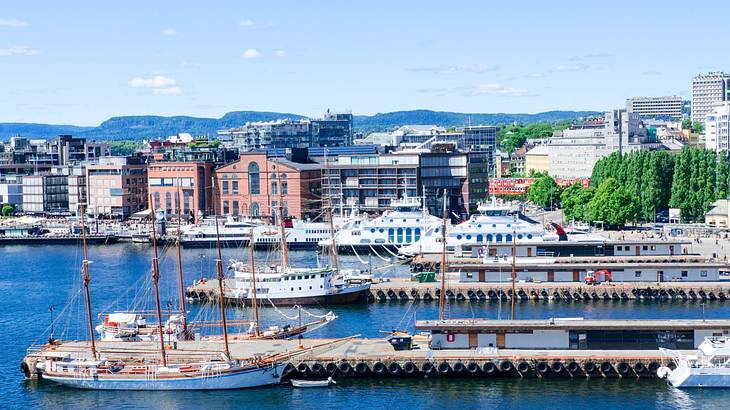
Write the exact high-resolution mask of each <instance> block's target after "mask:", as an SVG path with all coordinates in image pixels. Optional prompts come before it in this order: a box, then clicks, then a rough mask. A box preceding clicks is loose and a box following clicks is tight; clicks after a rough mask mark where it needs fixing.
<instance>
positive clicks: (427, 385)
mask: <svg viewBox="0 0 730 410" xmlns="http://www.w3.org/2000/svg"><path fill="white" fill-rule="evenodd" d="M89 255H90V259H91V260H92V264H91V265H90V271H91V275H92V288H91V291H92V301H93V309H94V313H95V314H96V313H98V312H101V311H109V310H112V309H123V308H127V307H129V303H131V301H133V300H141V301H142V302H144V303H143V305H142V307H147V308H149V307H151V306H152V305H150V304H149V303H150V302H151V301H152V299H151V294H150V293H149V291H148V287H147V286H146V283H145V279H148V278H149V276H150V274H149V267H150V258H151V251H150V249H149V247H147V246H144V245H138V244H118V245H112V246H91V247H90V248H89ZM245 255H246V252H244V251H241V250H235V249H233V250H224V255H223V258H224V260H226V261H228V260H230V259H231V258H238V257H245ZM183 258H184V266H185V281H186V284H189V283H190V282H192V281H193V280H194V279H197V278H200V277H201V276H205V277H210V276H212V275H213V274H214V272H215V265H214V262H213V261H214V258H215V255H214V252H213V251H212V250H210V249H203V250H200V249H195V250H184V256H183ZM266 258H267V255H265V254H264V253H258V254H257V260H260V261H261V262H262V263H263V262H264V261H265V260H266ZM81 259H82V258H81V252H80V249H79V248H78V247H76V246H35V247H30V246H7V247H0V273H1V275H0V295H2V298H3V299H4V303H3V308H2V310H0V346H2V348H3V353H2V354H0V358H1V359H2V360H0V381H1V382H2V384H0V395H1V396H2V397H3V401H2V404H0V408H27V407H28V406H31V407H43V408H72V407H73V408H89V407H104V408H107V407H113V408H148V407H154V408H163V409H165V408H199V407H213V408H242V407H244V406H251V405H252V404H253V403H255V405H256V407H257V408H260V409H267V408H282V407H290V408H315V407H316V408H347V407H357V408H360V407H371V408H381V407H386V406H387V407H388V408H396V409H397V408H411V409H412V408H414V407H425V408H460V409H471V408H506V407H520V408H523V407H524V408H563V409H564V408H588V407H590V408H611V409H615V408H619V407H622V408H624V409H627V408H647V407H649V408H662V409H664V408H717V409H727V408H730V391H723V390H694V391H692V390H685V391H682V390H678V389H674V388H671V387H667V386H666V385H665V384H664V383H663V382H662V381H659V380H639V381H637V380H598V379H592V380H576V381H570V380H558V379H546V380H537V379H525V380H516V379H484V378H473V379H472V378H465V379H438V378H432V379H413V380H408V379H352V380H347V379H341V380H339V382H338V383H339V384H338V385H337V387H336V388H331V389H321V390H320V389H306V390H295V389H292V388H290V387H283V386H279V387H272V388H264V389H254V390H245V391H228V392H176V393H149V392H144V393H143V392H139V393H136V392H94V391H75V390H69V389H64V388H60V387H57V386H54V385H51V384H48V383H35V382H26V381H24V380H23V377H22V374H21V372H20V370H19V364H20V361H21V359H22V357H23V355H24V353H25V349H26V348H27V347H28V346H29V345H31V344H33V343H43V342H44V341H45V340H46V338H47V337H48V333H47V332H48V331H49V330H50V329H49V327H50V326H49V325H50V321H51V313H50V312H49V306H51V305H54V306H55V307H56V308H55V310H54V312H53V315H54V317H56V318H57V320H56V322H55V324H54V334H55V335H56V336H57V337H58V336H61V335H62V336H63V337H64V338H65V339H75V338H80V339H85V338H87V332H86V327H85V326H86V324H85V323H86V322H85V321H84V320H85V316H84V312H83V310H82V308H83V306H82V304H81V303H75V304H72V305H71V307H70V308H69V309H68V310H66V311H65V312H63V314H61V313H62V310H63V308H64V306H66V305H67V304H68V301H69V300H70V299H71V297H72V296H73V295H80V294H79V293H78V292H79V290H80V289H81V288H80V283H81V282H80V279H81V275H80V265H81ZM291 260H292V263H293V264H297V265H308V266H315V265H316V264H317V257H316V254H314V253H313V252H292V253H291ZM341 264H342V265H345V266H351V267H355V266H358V265H359V263H358V260H357V259H356V258H355V257H344V258H343V260H342V263H341ZM373 265H374V266H380V265H386V263H385V262H383V261H380V260H379V259H376V258H373ZM160 268H161V275H162V281H161V299H162V301H163V307H166V306H167V305H168V303H169V304H170V306H176V305H177V297H176V295H177V283H176V276H175V275H176V269H177V268H176V256H175V253H174V249H168V250H163V252H162V255H161V257H160ZM381 272H382V273H383V274H384V275H402V274H404V271H403V269H402V267H393V268H386V269H383V270H382V271H381ZM115 300H117V301H118V302H117V303H112V301H115ZM78 301H79V302H81V301H83V299H78ZM437 309H438V307H437V305H436V304H435V303H400V302H395V303H386V304H372V305H366V306H347V307H338V308H335V309H333V310H334V312H335V313H336V314H337V315H339V319H338V320H337V321H335V322H334V323H332V324H331V325H329V326H327V327H325V328H323V329H320V330H318V331H317V332H315V333H312V334H311V336H312V337H320V336H321V337H341V336H347V335H354V334H361V335H363V336H367V337H379V336H382V335H383V334H382V333H381V332H382V331H388V330H390V329H394V328H398V329H404V328H408V327H409V326H412V324H413V320H414V319H416V318H423V319H425V318H434V317H436V316H437V314H438V312H437ZM189 310H191V316H198V317H199V318H215V317H216V316H215V315H216V314H217V312H216V309H211V308H204V309H201V308H200V307H199V306H190V307H189ZM309 310H310V311H311V312H312V313H314V314H323V313H325V312H326V310H325V309H323V308H321V307H314V308H311V309H309ZM282 311H283V313H284V314H287V315H294V312H292V311H290V310H289V309H282ZM230 314H231V317H241V318H243V317H250V312H249V311H245V310H240V309H239V310H235V311H231V312H230ZM448 314H449V316H450V317H490V318H500V317H501V318H507V317H508V316H509V304H508V303H504V304H503V305H501V306H500V305H499V304H498V303H489V302H482V303H469V302H466V303H455V304H452V305H450V306H449V308H448ZM703 315H704V317H706V318H727V317H730V303H721V302H715V303H711V302H708V303H707V304H705V305H704V313H703V306H702V305H701V304H700V303H672V302H666V303H641V302H619V303H615V302H602V301H601V302H588V303H584V302H577V303H576V302H574V303H570V304H569V303H547V302H525V303H519V304H518V307H517V317H518V318H523V319H527V318H543V319H544V318H549V317H566V316H570V317H585V318H702V317H703ZM59 316H60V319H59ZM262 321H264V322H266V323H267V324H268V323H271V324H274V323H277V322H281V321H282V317H281V315H280V314H279V313H277V312H276V311H275V310H274V309H272V308H266V309H263V311H262Z"/></svg>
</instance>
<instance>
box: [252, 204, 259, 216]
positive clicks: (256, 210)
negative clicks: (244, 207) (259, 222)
mask: <svg viewBox="0 0 730 410" xmlns="http://www.w3.org/2000/svg"><path fill="white" fill-rule="evenodd" d="M260 215H261V209H260V208H259V204H258V202H251V216H253V217H256V216H260Z"/></svg>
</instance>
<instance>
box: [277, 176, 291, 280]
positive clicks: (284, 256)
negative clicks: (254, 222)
mask: <svg viewBox="0 0 730 410" xmlns="http://www.w3.org/2000/svg"><path fill="white" fill-rule="evenodd" d="M274 171H276V167H274ZM278 171H279V172H276V181H277V185H279V206H278V212H279V230H280V232H281V269H282V272H284V271H286V269H287V268H288V267H289V249H287V246H286V227H285V226H284V194H282V192H283V191H284V187H283V186H282V185H281V170H278Z"/></svg>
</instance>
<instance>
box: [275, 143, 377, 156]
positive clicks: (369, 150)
mask: <svg viewBox="0 0 730 410" xmlns="http://www.w3.org/2000/svg"><path fill="white" fill-rule="evenodd" d="M286 150H287V149H286V148H272V149H269V150H266V155H267V156H268V157H269V158H281V157H285V156H286ZM325 150H327V156H337V155H348V154H376V153H377V152H378V146H377V145H375V144H370V145H351V146H347V147H311V148H308V152H309V156H310V157H323V156H324V154H325Z"/></svg>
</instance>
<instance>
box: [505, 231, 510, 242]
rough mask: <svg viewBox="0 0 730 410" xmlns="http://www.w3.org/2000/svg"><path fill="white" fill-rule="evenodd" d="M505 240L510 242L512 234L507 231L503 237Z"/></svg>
mask: <svg viewBox="0 0 730 410" xmlns="http://www.w3.org/2000/svg"><path fill="white" fill-rule="evenodd" d="M504 241H505V242H512V234H511V233H508V234H507V236H506V237H505V239H504Z"/></svg>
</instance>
